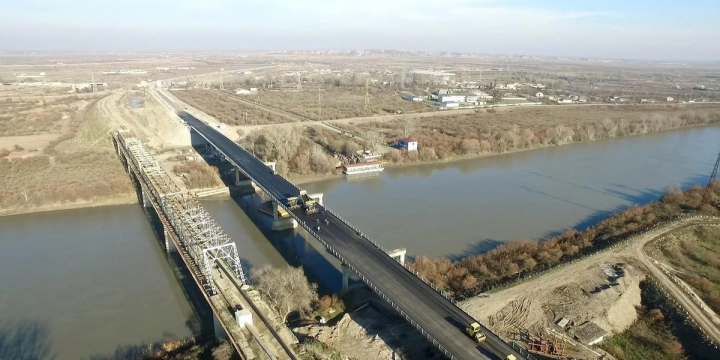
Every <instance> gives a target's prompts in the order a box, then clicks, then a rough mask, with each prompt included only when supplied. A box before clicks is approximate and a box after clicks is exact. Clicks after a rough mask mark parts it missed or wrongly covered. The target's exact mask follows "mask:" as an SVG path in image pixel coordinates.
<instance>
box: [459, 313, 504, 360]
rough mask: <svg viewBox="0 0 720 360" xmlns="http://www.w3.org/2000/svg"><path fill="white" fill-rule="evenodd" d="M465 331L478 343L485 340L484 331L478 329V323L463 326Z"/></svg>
mask: <svg viewBox="0 0 720 360" xmlns="http://www.w3.org/2000/svg"><path fill="white" fill-rule="evenodd" d="M465 331H466V332H467V334H468V336H470V338H471V339H473V340H475V341H477V342H479V343H481V342H483V341H485V340H487V337H486V336H485V333H484V332H483V331H482V330H480V324H478V323H477V322H474V323H472V324H470V326H468V327H467V328H465ZM511 356H512V355H511ZM508 359H510V357H508Z"/></svg>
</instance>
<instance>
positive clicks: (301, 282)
mask: <svg viewBox="0 0 720 360" xmlns="http://www.w3.org/2000/svg"><path fill="white" fill-rule="evenodd" d="M251 279H252V281H253V282H254V283H255V284H256V286H257V289H258V290H260V292H261V293H262V294H263V295H264V296H265V300H266V301H267V302H268V303H269V304H270V305H271V306H272V307H273V308H275V310H277V312H278V313H279V314H280V316H282V318H283V320H285V319H287V316H288V315H290V314H291V313H292V312H295V311H298V312H300V313H301V314H307V313H309V312H310V311H312V304H314V303H315V301H317V300H318V294H317V284H314V283H310V282H309V281H308V280H307V278H306V277H305V271H303V269H302V268H300V267H297V268H296V267H292V266H287V267H285V268H276V267H273V266H270V265H263V266H261V267H260V268H257V269H254V270H253V271H252V273H251Z"/></svg>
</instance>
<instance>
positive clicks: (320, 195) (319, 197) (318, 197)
mask: <svg viewBox="0 0 720 360" xmlns="http://www.w3.org/2000/svg"><path fill="white" fill-rule="evenodd" d="M308 196H310V197H311V198H313V199H315V200H316V201H317V202H318V204H320V205H322V206H325V203H324V202H323V193H314V194H308Z"/></svg>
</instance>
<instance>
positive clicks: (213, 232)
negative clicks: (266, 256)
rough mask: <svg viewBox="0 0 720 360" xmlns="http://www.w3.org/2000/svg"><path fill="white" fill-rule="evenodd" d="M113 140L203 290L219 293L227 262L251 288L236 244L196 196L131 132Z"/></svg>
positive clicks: (117, 133)
mask: <svg viewBox="0 0 720 360" xmlns="http://www.w3.org/2000/svg"><path fill="white" fill-rule="evenodd" d="M113 136H114V137H115V140H116V142H117V146H118V147H122V148H123V153H124V154H125V155H126V157H127V159H125V160H126V161H128V160H129V161H130V162H132V165H133V166H132V167H133V168H134V172H135V176H136V177H137V180H138V182H140V183H141V184H140V185H141V186H140V188H141V191H143V192H149V194H145V193H143V196H144V197H145V196H147V197H148V198H149V199H150V201H151V202H152V203H153V206H154V207H155V209H156V210H157V211H162V212H163V214H164V215H165V217H166V218H167V219H168V221H169V223H170V225H171V226H172V230H173V231H174V232H175V234H177V238H178V239H179V240H180V244H179V245H180V246H181V247H182V250H184V251H186V252H187V253H188V254H189V255H190V261H191V262H192V264H188V266H190V267H191V268H192V269H191V270H194V271H195V272H196V275H197V277H198V279H199V282H200V283H201V286H202V287H203V290H205V291H206V292H208V293H209V294H211V295H214V294H216V293H217V288H216V286H215V282H214V281H213V278H212V269H213V266H214V264H215V262H216V261H224V262H225V263H226V264H227V265H228V266H229V267H230V268H231V269H232V270H233V272H234V273H235V275H236V276H237V277H238V279H240V280H241V281H242V283H243V284H247V279H246V277H245V274H244V273H243V270H242V266H241V264H240V258H239V256H238V251H237V247H236V245H235V243H234V242H233V241H232V239H231V238H230V236H228V235H227V233H225V231H224V230H223V229H222V228H221V227H220V225H218V224H217V223H216V222H215V220H214V219H213V218H212V216H210V214H209V213H208V212H207V211H206V210H205V208H203V207H202V205H200V203H199V202H198V201H197V200H196V198H195V196H194V195H192V194H187V193H184V192H182V191H181V190H180V188H178V186H177V185H176V184H175V183H174V182H173V181H172V180H171V179H170V177H169V176H168V175H167V173H165V171H164V170H163V169H162V168H161V167H160V165H159V164H158V162H157V161H156V160H155V159H154V158H153V157H152V155H150V153H149V152H148V151H147V149H146V148H145V146H143V144H142V143H141V142H140V140H139V139H138V138H137V137H135V135H134V134H133V133H132V132H131V131H129V130H118V131H117V132H115V133H114V134H113ZM118 150H120V149H118ZM128 165H129V164H128ZM128 167H130V166H128ZM166 230H167V229H166ZM178 250H180V249H178Z"/></svg>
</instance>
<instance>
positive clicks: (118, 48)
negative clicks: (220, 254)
mask: <svg viewBox="0 0 720 360" xmlns="http://www.w3.org/2000/svg"><path fill="white" fill-rule="evenodd" d="M3 1H4V0H3ZM4 2H5V3H6V4H4V8H5V9H4V11H3V12H4V14H5V21H4V22H3V23H1V24H0V50H2V51H10V52H22V51H37V52H49V51H68V52H126V51H131V52H163V51H167V52H203V51H222V52H225V51H269V50H281V49H287V50H302V49H307V50H363V49H396V50H407V51H415V52H417V51H427V52H462V53H477V54H507V55H538V56H565V57H574V58H581V57H587V58H614V59H634V60H658V61H662V60H666V61H717V60H720V45H718V44H717V41H716V40H717V39H718V38H720V25H718V24H717V23H716V21H715V19H714V15H716V14H718V13H720V4H718V3H715V2H711V1H704V0H703V1H699V2H696V3H694V4H693V6H686V5H684V4H682V3H679V2H674V1H667V0H662V1H653V2H649V1H647V2H646V1H640V2H636V3H633V4H625V3H618V4H612V3H597V4H596V3H587V4H586V3H581V4H575V3H569V2H562V1H546V2H542V3H535V2H530V1H525V0H523V1H505V0H475V1H468V0H448V1H443V2H440V1H409V0H395V1H383V0H366V1H363V2H346V1H333V2H330V1H324V0H309V1H302V2H299V1H290V0H268V1H264V2H262V3H249V4H235V3H234V2H232V1H229V0H205V1H202V2H198V1H189V0H177V1H156V2H142V1H138V0H125V1H108V2H104V3H100V2H94V1H89V0H68V1H65V2H63V4H62V6H58V5H52V4H47V2H45V1H41V0H28V1H23V2H21V3H12V4H10V3H8V1H4Z"/></svg>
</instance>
